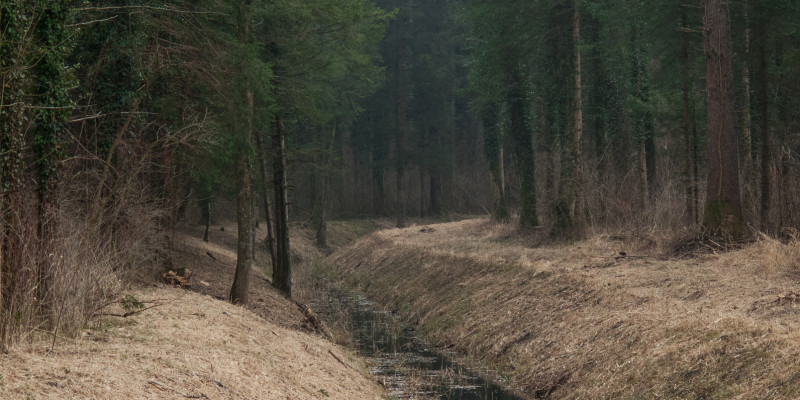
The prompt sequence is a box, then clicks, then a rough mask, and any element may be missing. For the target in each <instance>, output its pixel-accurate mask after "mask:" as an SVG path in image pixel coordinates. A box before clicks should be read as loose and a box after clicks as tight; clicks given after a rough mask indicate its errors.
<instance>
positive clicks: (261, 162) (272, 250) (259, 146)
mask: <svg viewBox="0 0 800 400" xmlns="http://www.w3.org/2000/svg"><path fill="white" fill-rule="evenodd" d="M255 137H256V154H258V166H259V168H258V169H259V172H260V175H261V183H262V185H263V187H264V191H263V193H261V197H262V200H263V201H264V216H265V218H266V220H267V221H266V223H267V240H266V244H267V249H268V250H269V256H270V260H271V261H272V266H273V267H274V266H275V265H277V263H278V262H277V253H278V250H277V242H276V241H275V218H274V217H273V214H272V202H271V201H270V196H269V185H268V184H267V183H268V182H269V180H268V176H269V175H268V174H267V156H266V151H267V150H266V149H265V148H264V138H263V136H262V135H261V134H257V135H255Z"/></svg>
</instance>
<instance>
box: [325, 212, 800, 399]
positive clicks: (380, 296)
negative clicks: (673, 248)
mask: <svg viewBox="0 0 800 400" xmlns="http://www.w3.org/2000/svg"><path fill="white" fill-rule="evenodd" d="M515 229H516V228H515V227H513V226H511V225H498V224H495V223H492V222H490V221H488V220H470V221H462V222H455V223H448V224H439V225H431V226H429V227H426V228H422V227H420V226H417V227H412V228H407V229H392V230H384V231H380V232H376V233H373V234H371V235H369V236H367V237H365V238H363V239H361V240H359V241H358V242H356V243H355V244H353V245H352V246H350V247H347V248H344V249H341V250H339V251H337V252H336V253H334V254H333V255H332V256H330V258H329V259H328V262H329V263H330V264H331V265H333V266H334V267H335V268H336V273H338V274H339V275H338V276H339V278H341V279H343V280H345V281H348V282H349V283H350V284H351V285H354V286H356V287H357V288H359V289H360V290H363V291H365V292H366V293H367V295H368V296H369V297H371V298H373V299H375V300H377V301H379V302H382V303H383V304H384V305H386V306H387V307H388V308H390V309H393V310H396V311H398V312H399V313H400V314H401V315H403V316H405V317H406V318H407V319H408V320H409V321H410V322H412V323H415V324H418V325H419V328H420V331H421V332H422V333H424V334H426V335H427V336H428V338H429V339H431V340H432V341H433V342H435V343H436V344H438V345H441V346H445V347H454V348H456V349H457V350H458V351H460V352H463V353H466V354H468V355H469V356H470V357H471V358H473V359H476V360H479V361H483V362H486V363H488V364H490V365H494V366H495V367H498V368H500V369H501V370H502V371H503V372H505V373H507V374H509V375H510V376H511V378H512V379H513V381H514V382H516V383H517V384H518V385H519V386H521V387H523V388H524V389H525V390H526V391H528V392H529V393H531V394H532V395H533V396H534V397H538V398H637V399H639V398H681V399H684V398H697V399H701V398H702V399H711V398H771V399H781V398H785V399H789V398H796V397H797V396H798V395H799V394H800V308H799V307H798V304H799V303H800V294H798V293H797V292H800V283H799V282H798V281H799V280H800V274H798V263H800V257H798V256H800V245H798V244H797V243H791V244H789V245H783V244H781V243H778V242H775V241H771V240H766V239H765V240H762V241H761V242H758V243H756V244H753V245H751V246H749V247H747V248H745V249H742V250H739V251H734V252H730V253H724V254H707V255H702V256H696V257H693V258H689V259H670V258H665V257H661V256H660V255H659V254H658V253H657V252H656V251H655V250H651V249H648V248H647V246H645V245H644V244H643V243H641V241H631V240H627V241H626V240H614V238H613V237H608V236H600V237H596V238H593V239H591V240H587V241H584V242H580V243H575V244H573V245H546V244H545V245H543V244H541V243H537V242H540V241H541V240H538V239H537V235H535V234H528V235H525V234H519V232H516V231H515ZM618 239H619V238H618ZM621 251H622V252H624V254H625V256H624V257H623V256H621V254H620V252H621Z"/></svg>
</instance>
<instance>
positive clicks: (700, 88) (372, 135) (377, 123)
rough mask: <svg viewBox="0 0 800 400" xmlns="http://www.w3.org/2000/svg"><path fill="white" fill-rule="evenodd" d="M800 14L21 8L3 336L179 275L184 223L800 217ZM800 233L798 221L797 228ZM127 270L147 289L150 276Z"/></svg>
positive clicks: (5, 45) (555, 5)
mask: <svg viewBox="0 0 800 400" xmlns="http://www.w3.org/2000/svg"><path fill="white" fill-rule="evenodd" d="M798 18H800V7H799V6H798V4H797V2H795V1H788V0H787V1H770V2H755V1H748V0H739V1H720V0H706V1H705V2H696V3H694V4H692V3H688V4H685V3H681V2H658V3H653V2H644V1H637V0H613V1H594V0H558V1H555V0H537V1H522V0H504V1H496V0H489V1H472V0H430V1H420V0H376V1H375V2H374V3H373V2H372V1H368V0H306V1H302V2H298V1H290V0H238V1H233V0H231V1H224V0H192V1H189V0H186V1H179V0H174V1H157V0H153V1H147V0H142V1H132V0H131V1H128V0H108V1H80V0H35V1H33V0H8V1H3V2H2V3H1V4H0V89H2V90H1V91H0V182H1V183H2V191H1V192H0V211H1V213H0V225H1V228H2V229H0V240H1V241H2V249H1V251H0V293H1V295H0V300H1V301H2V303H1V304H0V312H2V315H0V322H2V323H0V340H2V343H3V346H7V345H8V344H10V343H11V342H12V341H13V340H14V338H16V337H18V335H19V333H20V332H23V331H25V329H29V328H30V327H42V326H46V327H48V329H65V330H69V329H71V328H73V327H75V326H80V325H81V324H85V322H86V320H87V319H88V318H90V317H91V316H92V315H94V314H95V313H96V312H97V311H98V307H99V305H102V304H104V303H106V302H107V301H108V299H110V298H113V296H114V295H115V294H116V293H117V289H118V288H119V286H120V285H121V284H120V279H121V278H124V277H128V276H130V275H147V274H151V273H152V272H153V271H151V270H150V269H147V268H143V267H142V266H145V265H151V266H152V265H154V266H156V267H155V268H168V267H170V266H171V265H172V260H171V253H170V251H169V250H170V247H171V240H172V239H171V233H172V231H173V229H175V227H176V226H177V224H178V223H179V222H180V221H185V222H187V223H204V224H206V225H207V226H209V225H210V224H211V223H212V221H213V220H214V219H220V218H236V219H237V221H238V226H239V231H238V235H239V253H238V264H237V276H236V281H235V284H234V286H233V289H232V291H231V300H232V301H234V302H238V303H246V302H247V296H246V293H247V292H246V288H247V281H248V277H249V270H250V267H251V265H252V263H253V260H252V254H253V251H252V250H253V247H252V246H260V245H264V244H260V243H254V240H253V235H252V231H253V225H254V223H257V221H259V220H261V221H265V223H266V224H267V226H268V227H269V240H268V241H267V242H268V243H266V245H267V246H269V249H270V254H271V255H272V259H271V260H270V261H271V265H272V271H273V282H274V284H275V285H276V286H277V287H278V288H280V289H281V290H283V291H284V292H285V293H287V294H289V295H290V294H291V267H290V263H291V257H290V256H289V254H290V248H289V234H288V230H289V221H290V220H294V221H299V222H302V223H305V224H311V225H312V226H314V227H315V229H317V231H318V235H317V238H318V242H319V244H320V245H321V246H325V242H326V235H325V226H326V221H327V220H328V219H330V218H356V217H391V218H393V219H395V220H396V222H397V225H398V226H405V225H406V224H407V220H408V219H409V218H413V217H446V216H451V215H463V214H491V215H492V216H493V218H495V219H498V220H514V221H518V222H519V224H520V225H521V226H523V227H525V226H536V227H539V228H537V229H542V230H543V231H544V232H547V233H548V234H550V235H552V236H553V237H554V238H557V239H567V240H573V239H577V238H580V237H582V236H585V235H587V234H592V233H595V232H602V231H620V230H625V231H634V232H636V233H637V234H641V235H661V236H671V237H678V236H693V235H694V236H696V235H701V236H702V235H708V236H715V237H723V238H726V239H727V240H738V239H739V238H741V237H746V236H748V235H750V234H752V233H753V232H755V231H762V232H765V233H767V234H771V235H778V234H791V232H796V231H793V230H792V228H800V187H798V186H800V176H798V174H800V162H798V151H800V135H798V130H800V120H798V118H797V115H798V114H797V113H796V112H795V110H797V109H798V107H800V67H798V66H800V62H798V61H799V60H798V57H800V47H798V43H800V41H799V40H798V38H800V27H799V26H798V25H797V24H796V21H797V20H798ZM787 232H789V233H787ZM126 279H127V278H126Z"/></svg>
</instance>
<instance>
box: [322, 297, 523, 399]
mask: <svg viewBox="0 0 800 400" xmlns="http://www.w3.org/2000/svg"><path fill="white" fill-rule="evenodd" d="M311 307H312V308H313V309H314V310H315V311H316V312H317V314H318V315H319V316H320V318H322V319H323V320H326V319H328V318H329V317H330V316H331V314H332V313H334V312H338V313H339V314H341V312H342V310H346V311H345V312H346V313H348V314H349V317H350V318H349V323H350V324H351V327H350V330H351V332H352V335H353V337H352V341H353V343H354V344H355V346H356V348H357V350H358V352H359V354H360V355H362V356H364V357H366V358H367V359H368V360H369V366H370V370H371V371H372V373H373V374H375V376H377V377H378V379H380V380H381V381H382V382H383V384H384V386H386V389H387V391H388V392H389V395H390V396H392V397H393V398H397V399H452V400H485V399H488V400H525V399H526V398H528V397H527V396H525V397H523V396H524V395H522V394H519V393H516V392H514V391H512V390H511V389H508V388H507V385H506V384H505V382H502V380H500V379H499V378H493V379H490V378H487V377H489V376H492V374H491V373H490V372H489V371H485V370H484V371H479V370H475V369H473V368H468V367H465V366H464V365H462V364H460V363H459V362H457V361H456V357H455V354H453V353H449V352H447V351H440V350H436V349H433V348H432V347H431V346H430V345H428V344H427V343H425V342H424V341H423V340H422V339H420V338H419V337H418V336H417V334H416V332H415V331H414V330H413V329H412V328H410V327H409V326H408V325H405V324H403V323H401V322H399V321H398V320H397V318H395V317H394V316H392V315H391V313H388V312H386V311H381V310H380V309H379V308H378V307H377V305H376V304H374V303H372V302H370V301H368V300H367V299H365V298H364V297H362V296H359V295H354V294H348V293H344V294H343V293H338V294H337V295H335V296H332V297H329V298H328V299H327V300H326V301H318V302H316V303H312V304H311Z"/></svg>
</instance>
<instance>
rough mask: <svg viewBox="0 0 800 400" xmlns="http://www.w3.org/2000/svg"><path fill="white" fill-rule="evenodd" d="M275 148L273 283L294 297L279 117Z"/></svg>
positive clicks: (274, 133)
mask: <svg viewBox="0 0 800 400" xmlns="http://www.w3.org/2000/svg"><path fill="white" fill-rule="evenodd" d="M272 147H273V148H274V149H275V159H274V160H273V176H274V186H275V237H276V239H277V243H276V245H277V254H278V262H277V264H275V265H274V266H273V269H272V284H273V285H274V286H275V287H276V288H278V290H280V291H282V292H283V293H284V294H285V295H286V296H287V297H290V298H291V297H292V266H291V257H290V254H289V193H288V187H287V182H286V139H285V135H284V132H283V121H282V120H281V119H280V118H277V119H276V121H275V130H274V132H273V136H272Z"/></svg>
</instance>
